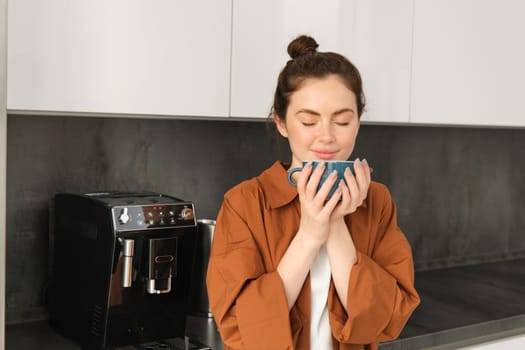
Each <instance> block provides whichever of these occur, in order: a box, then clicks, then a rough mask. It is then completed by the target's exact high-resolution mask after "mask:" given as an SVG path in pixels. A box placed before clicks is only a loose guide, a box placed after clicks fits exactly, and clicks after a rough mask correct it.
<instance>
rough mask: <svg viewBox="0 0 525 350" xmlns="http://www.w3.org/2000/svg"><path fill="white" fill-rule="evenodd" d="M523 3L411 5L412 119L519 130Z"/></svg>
mask: <svg viewBox="0 0 525 350" xmlns="http://www.w3.org/2000/svg"><path fill="white" fill-rule="evenodd" d="M524 17H525V2H523V1H516V0H417V1H416V3H415V9H414V19H415V22H414V49H413V51H414V56H413V78H412V100H411V118H410V120H411V121H412V122H416V123H437V124H466V125H499V126H525V118H524V115H525V105H524V104H523V103H522V98H523V82H524V81H525V64H524V63H523V62H525V40H524V38H523V33H525V21H523V18H524Z"/></svg>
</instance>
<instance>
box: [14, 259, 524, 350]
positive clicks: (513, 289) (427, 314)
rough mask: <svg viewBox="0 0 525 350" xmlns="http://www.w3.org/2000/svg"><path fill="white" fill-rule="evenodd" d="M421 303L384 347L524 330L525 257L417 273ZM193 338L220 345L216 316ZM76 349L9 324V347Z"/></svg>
mask: <svg viewBox="0 0 525 350" xmlns="http://www.w3.org/2000/svg"><path fill="white" fill-rule="evenodd" d="M416 289H417V290H418V292H419V294H420V296H421V305H420V306H419V307H418V308H417V309H416V311H414V314H413V315H412V317H411V318H410V320H409V322H408V323H407V325H406V327H405V329H404V330H403V332H402V333H401V335H400V337H399V338H398V339H397V340H394V341H391V342H388V343H383V344H381V345H380V349H381V350H394V349H396V350H398V349H406V350H409V349H417V350H420V349H430V348H432V349H435V350H437V349H439V350H445V349H455V348H457V347H459V346H466V345H470V344H475V343H480V342H484V341H488V340H492V339H496V338H501V337H506V336H511V335H515V334H522V333H525V259H516V260H511V261H502V262H494V263H484V264H479V265H471V266H463V267H454V268H449V269H440V270H433V271H421V272H418V273H416ZM187 335H188V336H189V337H190V339H195V340H198V341H200V342H202V343H205V344H207V345H210V346H211V347H212V349H214V350H215V349H219V350H222V348H223V347H222V343H221V341H220V337H219V335H218V333H217V330H216V327H215V324H214V323H213V320H212V319H207V318H202V317H189V318H188V324H187ZM19 349H40V350H48V349H49V350H51V349H53V350H66V349H67V350H76V349H80V347H79V346H78V345H76V344H74V343H72V342H70V341H69V340H67V339H65V338H63V337H61V336H60V335H58V334H56V333H54V332H53V331H51V330H50V328H49V327H48V326H47V323H46V322H45V321H42V322H34V323H30V324H23V325H11V326H7V327H6V350H19Z"/></svg>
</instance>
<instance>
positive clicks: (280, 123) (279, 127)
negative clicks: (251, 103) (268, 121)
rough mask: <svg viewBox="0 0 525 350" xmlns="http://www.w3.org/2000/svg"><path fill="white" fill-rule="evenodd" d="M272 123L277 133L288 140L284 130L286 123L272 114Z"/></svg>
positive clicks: (286, 131)
mask: <svg viewBox="0 0 525 350" xmlns="http://www.w3.org/2000/svg"><path fill="white" fill-rule="evenodd" d="M273 121H274V122H275V125H276V127H277V131H279V134H281V136H282V137H284V138H288V130H287V129H286V122H285V121H284V120H282V119H281V118H280V117H279V116H278V115H277V114H275V113H274V114H273Z"/></svg>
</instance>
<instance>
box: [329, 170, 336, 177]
mask: <svg viewBox="0 0 525 350" xmlns="http://www.w3.org/2000/svg"><path fill="white" fill-rule="evenodd" d="M330 177H331V178H334V177H337V170H332V172H331V173H330Z"/></svg>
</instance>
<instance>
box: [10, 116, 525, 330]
mask: <svg viewBox="0 0 525 350" xmlns="http://www.w3.org/2000/svg"><path fill="white" fill-rule="evenodd" d="M7 134H8V140H7V142H8V149H7V153H8V154H7V156H8V157H7V161H8V167H7V301H6V302H7V313H6V321H7V322H8V323H15V322H21V321H26V320H31V319H38V318H42V317H44V316H43V315H44V314H43V311H42V293H43V291H44V290H45V282H46V278H47V253H48V218H49V202H50V200H51V198H52V197H53V195H54V194H55V193H57V192H79V193H84V192H93V191H102V190H121V191H141V190H149V191H155V192H161V193H165V194H171V195H174V196H177V197H180V198H183V199H186V200H191V201H193V202H194V203H195V206H196V211H197V217H198V218H215V216H216V214H217V211H218V209H219V206H220V204H221V201H222V196H223V193H224V192H225V191H226V190H227V189H228V188H230V187H232V186H233V185H235V184H236V183H238V182H240V181H242V180H244V179H247V178H250V177H253V176H255V175H257V174H259V173H260V172H261V171H262V170H264V169H265V168H267V167H268V166H270V165H271V164H272V163H273V162H274V161H275V160H276V159H281V160H289V157H290V156H289V151H288V148H287V143H286V141H285V140H283V139H281V138H278V137H276V136H275V133H274V132H273V129H272V128H269V129H268V126H267V124H266V123H264V122H240V121H202V120H167V119H127V118H88V117H45V116H9V117H8V130H7ZM524 148H525V130H523V129H477V128H447V127H415V126H373V125H363V126H362V127H361V130H360V135H359V137H358V142H357V145H356V150H355V152H354V155H353V157H360V158H367V160H368V161H369V163H370V164H371V165H372V166H373V168H374V174H373V177H374V179H375V180H376V181H380V182H383V183H385V184H386V185H387V186H388V187H389V188H390V190H391V192H392V195H393V197H394V199H395V200H396V203H397V208H398V217H399V226H400V227H401V229H402V230H403V231H404V232H405V234H406V236H407V237H408V240H409V241H410V243H411V244H412V248H413V253H414V260H415V264H416V268H417V269H418V270H424V269H433V268H442V267H447V266H457V265H463V264H472V263H477V262H483V261H491V260H504V259H511V258H515V257H521V256H525V240H523V238H522V237H523V234H525V215H523V213H524V212H525V200H524V198H525V181H523V174H524V173H525V157H524V156H523V151H522V150H523V149H524Z"/></svg>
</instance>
